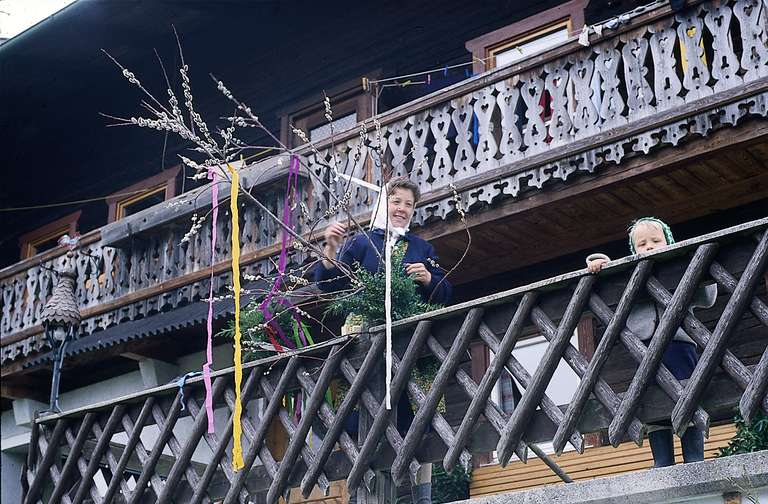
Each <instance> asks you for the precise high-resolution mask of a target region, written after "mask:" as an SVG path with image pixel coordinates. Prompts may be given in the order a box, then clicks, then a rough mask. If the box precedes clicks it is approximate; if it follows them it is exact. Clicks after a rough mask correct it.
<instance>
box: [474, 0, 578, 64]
mask: <svg viewBox="0 0 768 504" xmlns="http://www.w3.org/2000/svg"><path fill="white" fill-rule="evenodd" d="M586 4H587V1H586V0H571V1H570V2H566V3H564V4H561V5H558V6H557V7H554V8H552V9H548V10H546V11H544V12H540V13H538V14H536V15H535V16H531V17H528V18H525V19H522V20H520V21H517V22H515V23H512V24H511V25H507V26H505V27H503V28H499V29H498V30H495V31H492V32H490V33H486V34H485V35H482V36H480V37H477V38H475V39H472V40H470V41H468V42H467V43H466V48H467V50H469V52H471V53H472V57H473V58H472V59H473V60H474V62H475V63H474V71H475V73H481V72H485V71H486V70H490V69H491V68H494V67H499V66H503V65H509V64H511V63H514V62H516V61H518V60H521V59H523V58H526V57H528V56H529V55H531V54H535V53H537V52H540V51H543V50H545V49H547V48H550V47H555V46H557V45H559V44H561V43H563V42H565V41H566V40H568V37H570V36H572V35H574V34H575V33H578V32H579V31H580V30H581V28H582V27H583V26H584V7H585V6H586ZM486 60H488V61H486ZM484 61H486V62H485V64H483V62H484Z"/></svg>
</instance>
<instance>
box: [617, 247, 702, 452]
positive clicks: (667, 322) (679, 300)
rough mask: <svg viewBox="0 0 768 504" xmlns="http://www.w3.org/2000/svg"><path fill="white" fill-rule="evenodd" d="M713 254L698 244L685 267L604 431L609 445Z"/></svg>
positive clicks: (630, 411)
mask: <svg viewBox="0 0 768 504" xmlns="http://www.w3.org/2000/svg"><path fill="white" fill-rule="evenodd" d="M716 251H717V245H716V244H714V243H710V244H707V245H702V246H701V247H699V248H698V249H697V250H696V253H695V254H694V256H693V259H692V260H691V262H690V264H689V265H688V267H687V268H686V270H685V273H684V274H683V278H682V279H681V280H680V284H679V286H678V287H677V289H675V293H674V295H673V296H672V300H671V301H670V304H669V306H667V308H666V309H665V310H664V313H663V314H662V316H661V319H660V320H659V324H658V327H657V328H656V330H655V331H654V333H653V337H652V338H651V343H650V345H649V347H648V352H647V353H646V354H645V357H644V358H643V361H642V362H641V363H640V366H639V368H638V370H637V373H636V374H635V377H634V378H633V379H632V382H631V383H630V385H629V389H628V390H627V393H626V394H625V395H624V399H622V401H621V405H620V406H619V410H618V411H617V412H616V416H615V417H614V419H613V421H612V422H611V425H610V427H609V428H608V438H609V439H610V441H611V444H612V445H613V446H618V445H619V443H621V440H622V438H623V437H624V433H625V432H626V431H627V427H628V425H629V422H630V421H631V417H632V415H633V414H634V412H635V410H636V409H637V406H638V405H639V402H640V397H641V395H642V394H643V392H645V389H646V387H647V386H648V384H649V383H650V381H651V378H652V377H653V376H655V375H656V371H657V369H658V367H659V364H660V363H661V358H662V355H663V354H664V349H665V348H666V347H667V344H668V343H669V342H670V341H671V340H672V337H673V336H674V334H675V330H676V329H677V328H678V327H680V323H681V322H682V320H683V317H684V316H685V313H686V311H687V307H688V305H689V304H690V302H691V299H692V298H693V294H694V292H695V291H696V287H697V285H698V283H699V279H700V278H701V276H702V274H703V273H704V272H705V271H706V269H707V267H708V266H709V263H710V262H711V261H712V259H713V258H714V255H715V252H716Z"/></svg>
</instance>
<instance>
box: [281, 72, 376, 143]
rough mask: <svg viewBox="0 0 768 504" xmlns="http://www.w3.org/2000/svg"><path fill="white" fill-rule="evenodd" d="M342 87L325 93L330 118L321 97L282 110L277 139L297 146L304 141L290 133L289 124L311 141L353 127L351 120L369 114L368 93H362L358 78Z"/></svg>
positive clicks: (354, 120)
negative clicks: (302, 104)
mask: <svg viewBox="0 0 768 504" xmlns="http://www.w3.org/2000/svg"><path fill="white" fill-rule="evenodd" d="M345 88H346V90H344V91H337V92H335V93H328V96H329V97H330V98H331V110H332V111H333V122H331V123H329V122H328V120H327V119H326V117H325V107H324V106H323V102H322V100H317V99H314V100H312V101H311V102H305V104H304V106H301V105H299V107H297V108H296V109H294V111H292V112H288V113H284V114H282V127H281V141H282V142H283V144H285V145H287V146H288V147H291V148H293V147H297V146H299V145H301V144H303V143H304V142H303V141H302V140H301V139H300V138H299V137H298V136H296V134H295V133H293V130H292V129H291V127H292V126H293V127H295V128H298V129H300V130H302V131H303V132H304V133H305V134H306V135H307V137H308V138H309V140H310V141H311V142H313V143H316V142H320V141H322V140H325V139H326V138H330V136H331V126H333V134H338V133H340V132H342V131H346V130H348V129H350V128H353V127H354V126H355V124H357V123H358V122H359V121H362V120H364V119H368V118H369V117H371V96H370V95H369V94H367V93H365V92H364V91H363V89H362V87H361V85H360V81H355V82H354V83H350V84H347V85H346V86H342V87H340V89H345Z"/></svg>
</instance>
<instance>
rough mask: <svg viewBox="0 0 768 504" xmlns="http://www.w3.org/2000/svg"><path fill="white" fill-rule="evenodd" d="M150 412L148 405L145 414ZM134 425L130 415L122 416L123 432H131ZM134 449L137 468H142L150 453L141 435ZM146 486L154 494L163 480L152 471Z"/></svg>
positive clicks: (127, 496) (160, 487)
mask: <svg viewBox="0 0 768 504" xmlns="http://www.w3.org/2000/svg"><path fill="white" fill-rule="evenodd" d="M151 414H152V410H151V406H150V409H148V410H147V415H151ZM137 421H138V417H137ZM145 423H146V421H145ZM136 425H138V424H134V422H133V419H132V418H131V416H130V415H124V416H123V429H124V430H125V432H133V431H134V429H136V428H138V427H136ZM134 449H135V451H136V458H137V459H138V462H139V463H138V467H139V470H143V469H142V468H143V467H144V466H145V465H146V464H147V463H148V461H149V458H150V453H149V451H147V448H146V447H145V446H144V443H143V442H142V441H141V435H139V439H138V441H137V442H136V445H135V448H134ZM115 485H118V483H117V482H116V483H115ZM147 488H149V489H150V490H151V491H152V493H154V494H155V495H157V494H159V493H160V490H161V489H162V488H163V480H162V479H161V478H160V476H159V474H157V473H156V472H154V471H153V473H152V475H151V477H150V479H149V485H147ZM137 491H138V489H137V488H134V490H133V492H131V493H129V494H128V495H126V496H125V499H126V500H128V499H129V498H130V496H132V495H133V493H136V492H137Z"/></svg>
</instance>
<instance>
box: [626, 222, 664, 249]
mask: <svg viewBox="0 0 768 504" xmlns="http://www.w3.org/2000/svg"><path fill="white" fill-rule="evenodd" d="M644 222H653V223H656V224H658V225H659V226H661V231H662V232H663V233H664V238H665V239H666V240H667V245H672V244H673V243H675V238H674V237H673V236H672V230H671V229H669V226H668V225H667V223H666V222H664V221H663V220H661V219H657V218H656V217H640V218H639V219H637V220H636V221H634V222H633V223H632V225H631V226H629V250H630V251H631V252H632V253H633V254H636V253H637V252H636V251H635V244H634V242H633V241H632V233H634V231H635V228H636V227H637V226H638V225H639V224H643V223H644Z"/></svg>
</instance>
